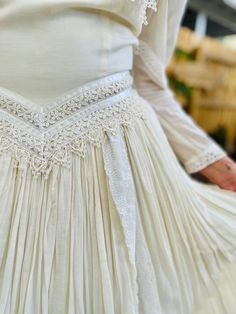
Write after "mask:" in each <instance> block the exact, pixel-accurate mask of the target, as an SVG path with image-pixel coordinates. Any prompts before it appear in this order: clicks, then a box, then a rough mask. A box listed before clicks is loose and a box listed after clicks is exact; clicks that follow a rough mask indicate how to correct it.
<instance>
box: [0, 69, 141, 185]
mask: <svg viewBox="0 0 236 314" xmlns="http://www.w3.org/2000/svg"><path fill="white" fill-rule="evenodd" d="M132 83H133V77H132V76H131V75H130V73H129V71H125V72H124V73H116V74H113V75H109V76H108V77H105V78H103V79H99V80H96V81H93V82H92V83H89V84H85V85H84V86H82V87H80V88H79V89H77V90H75V91H73V92H72V93H68V94H67V95H64V96H63V97H61V98H58V99H57V101H55V102H53V103H51V104H48V105H47V106H44V107H41V108H38V110H37V109H36V108H35V107H34V108H33V109H31V108H30V106H29V105H28V104H24V103H23V102H20V101H17V99H16V98H13V97H11V96H8V95H7V94H6V93H2V94H1V93H0V153H1V154H2V153H3V152H11V154H12V156H13V157H14V160H15V161H16V166H17V167H18V168H22V167H23V168H24V167H26V166H27V165H29V166H30V168H31V170H32V173H33V175H34V176H35V177H38V176H39V174H43V176H44V178H46V179H47V178H48V175H49V173H50V171H51V169H52V167H53V165H54V164H59V165H62V166H65V167H70V165H71V157H72V153H74V154H77V155H79V156H80V157H85V156H86V154H87V145H88V143H92V144H94V145H96V146H97V147H99V146H100V145H101V144H102V143H104V141H105V140H106V137H107V136H106V134H107V133H111V134H117V132H118V130H119V128H120V127H121V126H122V125H126V126H128V127H133V126H134V122H135V120H136V119H137V118H145V116H146V113H145V110H144V107H145V106H142V105H141V103H142V102H143V101H144V100H143V99H142V98H141V97H140V96H139V95H138V93H137V91H136V90H135V89H133V87H132Z"/></svg>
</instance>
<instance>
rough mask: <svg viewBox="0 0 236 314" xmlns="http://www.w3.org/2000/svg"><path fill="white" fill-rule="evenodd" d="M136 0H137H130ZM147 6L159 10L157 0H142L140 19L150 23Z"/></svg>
mask: <svg viewBox="0 0 236 314" xmlns="http://www.w3.org/2000/svg"><path fill="white" fill-rule="evenodd" d="M130 1H132V2H135V1H137V0H130ZM147 8H150V9H152V10H153V11H154V12H156V11H157V0H141V10H140V16H139V17H140V20H141V23H142V24H144V25H148V20H147Z"/></svg>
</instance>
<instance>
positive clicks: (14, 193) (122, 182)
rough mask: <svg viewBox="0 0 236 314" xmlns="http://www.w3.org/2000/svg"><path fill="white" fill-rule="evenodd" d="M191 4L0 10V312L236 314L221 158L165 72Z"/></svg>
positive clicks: (102, 0)
mask: <svg viewBox="0 0 236 314" xmlns="http://www.w3.org/2000/svg"><path fill="white" fill-rule="evenodd" d="M184 6H185V1H182V0H178V1H177V0H159V2H158V3H157V2H156V1H155V0H149V1H148V0H134V1H132V0H86V1H82V0H66V1H65V0H34V1H32V0H2V1H1V3H0V86H1V87H0V152H1V154H0V314H23V313H24V314H209V313H211V314H234V313H235V309H236V299H235V295H236V241H235V239H236V197H235V193H234V192H230V191H226V190H222V189H220V188H219V187H217V186H215V185H210V184H208V185H207V184H203V183H199V182H197V181H195V180H194V179H192V178H191V177H190V176H189V174H190V173H194V172H197V171H199V170H201V169H203V168H204V167H206V166H207V165H209V164H211V163H213V162H214V161H216V160H219V159H221V158H222V157H223V156H225V155H226V152H225V151H224V150H222V149H221V148H220V147H219V146H218V145H217V143H215V142H214V141H213V140H212V139H211V138H210V137H209V136H208V135H207V134H206V133H205V132H204V131H203V130H202V129H200V128H199V127H198V126H197V125H196V124H195V123H194V121H193V120H192V119H191V118H190V117H189V116H187V115H186V114H185V113H184V111H183V110H182V109H181V107H180V105H179V104H178V103H177V102H176V101H175V99H174V96H173V95H172V93H171V92H170V90H169V88H168V82H167V79H166V76H165V67H166V64H167V62H168V60H169V58H170V56H171V54H172V53H173V49H174V46H175V42H176V36H177V32H178V27H179V24H180V19H181V16H182V14H183V9H184Z"/></svg>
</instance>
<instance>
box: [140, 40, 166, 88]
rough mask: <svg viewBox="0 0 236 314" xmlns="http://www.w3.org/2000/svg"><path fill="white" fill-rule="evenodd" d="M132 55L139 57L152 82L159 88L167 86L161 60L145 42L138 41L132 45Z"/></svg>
mask: <svg viewBox="0 0 236 314" xmlns="http://www.w3.org/2000/svg"><path fill="white" fill-rule="evenodd" d="M134 54H135V55H138V56H140V58H141V59H142V61H143V63H144V65H145V66H146V68H147V71H148V74H149V75H150V77H151V78H152V79H153V81H154V82H156V83H157V84H158V85H160V86H161V87H163V88H166V87H167V85H168V84H167V78H166V75H165V69H164V67H163V64H162V62H161V60H160V59H159V58H158V56H157V55H156V54H155V53H154V51H153V50H152V49H151V48H150V47H149V45H148V44H147V43H146V42H145V41H143V40H141V39H139V44H138V45H134Z"/></svg>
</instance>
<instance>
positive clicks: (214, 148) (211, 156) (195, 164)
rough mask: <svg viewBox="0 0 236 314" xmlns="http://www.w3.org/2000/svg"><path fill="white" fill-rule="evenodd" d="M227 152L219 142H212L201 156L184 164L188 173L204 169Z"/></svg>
mask: <svg viewBox="0 0 236 314" xmlns="http://www.w3.org/2000/svg"><path fill="white" fill-rule="evenodd" d="M226 155H227V154H226V152H225V151H224V150H223V149H221V148H220V147H219V146H218V145H217V144H214V143H213V144H212V145H211V146H210V147H209V148H208V149H207V150H206V151H204V152H203V153H202V154H201V155H200V156H197V157H195V158H194V159H191V160H190V161H188V162H186V163H185V164H184V166H185V168H186V170H187V172H188V173H194V172H197V171H200V170H202V169H204V168H205V167H207V166H209V165H210V164H211V163H213V162H214V161H217V160H219V159H221V158H223V157H225V156H226Z"/></svg>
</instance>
